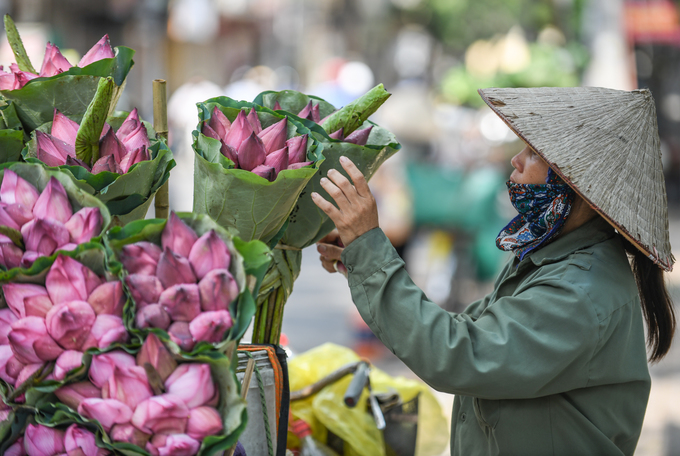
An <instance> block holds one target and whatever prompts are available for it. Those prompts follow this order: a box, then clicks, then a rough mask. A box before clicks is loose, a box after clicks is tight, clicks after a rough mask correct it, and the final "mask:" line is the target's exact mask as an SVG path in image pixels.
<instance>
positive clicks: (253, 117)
mask: <svg viewBox="0 0 680 456" xmlns="http://www.w3.org/2000/svg"><path fill="white" fill-rule="evenodd" d="M246 119H247V120H248V123H249V124H250V128H252V129H253V133H255V134H256V135H259V134H260V132H261V131H262V124H261V123H260V118H259V117H258V116H257V112H255V108H250V112H249V113H248V116H247V117H246Z"/></svg>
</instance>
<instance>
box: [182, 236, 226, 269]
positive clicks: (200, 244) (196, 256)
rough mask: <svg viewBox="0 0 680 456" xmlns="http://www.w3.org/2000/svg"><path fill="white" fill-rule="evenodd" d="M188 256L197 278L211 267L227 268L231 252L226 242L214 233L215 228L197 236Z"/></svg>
mask: <svg viewBox="0 0 680 456" xmlns="http://www.w3.org/2000/svg"><path fill="white" fill-rule="evenodd" d="M188 257H189V262H190V263H191V266H192V268H193V270H194V272H195V273H196V277H197V278H198V279H199V280H201V279H202V278H203V277H205V275H206V274H207V273H208V272H210V271H212V270H213V269H229V265H230V263H231V254H230V253H229V249H228V248H227V244H225V243H224V241H223V240H222V239H221V238H220V237H219V236H218V235H217V233H215V230H210V231H209V232H207V233H205V234H204V235H203V236H201V237H200V238H198V240H197V241H196V242H195V243H194V245H193V246H192V247H191V251H190V252H189V255H188Z"/></svg>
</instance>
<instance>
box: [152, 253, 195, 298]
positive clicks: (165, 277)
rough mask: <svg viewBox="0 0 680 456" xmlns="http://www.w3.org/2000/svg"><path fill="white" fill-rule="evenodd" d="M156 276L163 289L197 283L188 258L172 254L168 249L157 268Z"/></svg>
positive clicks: (162, 255)
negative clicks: (181, 284)
mask: <svg viewBox="0 0 680 456" xmlns="http://www.w3.org/2000/svg"><path fill="white" fill-rule="evenodd" d="M156 276H157V277H158V280H160V281H161V284H162V285H163V288H166V289H167V288H170V287H171V286H173V285H177V284H180V283H196V275H194V271H193V270H192V269H191V264H190V263H189V260H187V259H186V258H184V257H182V256H179V255H177V254H175V253H174V252H172V251H171V250H170V249H169V248H168V247H166V248H165V250H164V251H163V253H162V254H161V259H160V260H158V267H157V268H156Z"/></svg>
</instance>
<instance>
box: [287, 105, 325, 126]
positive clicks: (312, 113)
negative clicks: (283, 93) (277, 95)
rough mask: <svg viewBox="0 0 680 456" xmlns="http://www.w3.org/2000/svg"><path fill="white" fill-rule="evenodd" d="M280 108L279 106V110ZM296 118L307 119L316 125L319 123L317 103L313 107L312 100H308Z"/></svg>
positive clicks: (319, 115) (319, 116)
mask: <svg viewBox="0 0 680 456" xmlns="http://www.w3.org/2000/svg"><path fill="white" fill-rule="evenodd" d="M277 103H278V102H277ZM280 108H281V107H280V106H279V109H280ZM298 117H302V118H303V119H308V120H311V121H312V122H316V123H319V122H321V114H320V113H319V103H317V104H315V105H313V104H312V100H309V102H308V103H307V106H305V107H304V109H303V110H302V111H300V112H299V113H298Z"/></svg>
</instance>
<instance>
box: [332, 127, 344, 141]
mask: <svg viewBox="0 0 680 456" xmlns="http://www.w3.org/2000/svg"><path fill="white" fill-rule="evenodd" d="M344 132H345V129H344V128H341V129H340V130H337V131H334V132H333V133H330V134H329V135H328V137H329V138H331V139H337V140H338V141H344V140H345V133H344Z"/></svg>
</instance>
